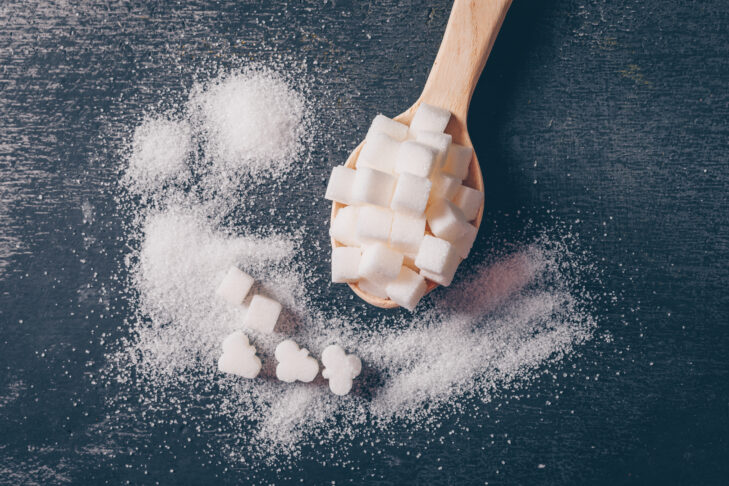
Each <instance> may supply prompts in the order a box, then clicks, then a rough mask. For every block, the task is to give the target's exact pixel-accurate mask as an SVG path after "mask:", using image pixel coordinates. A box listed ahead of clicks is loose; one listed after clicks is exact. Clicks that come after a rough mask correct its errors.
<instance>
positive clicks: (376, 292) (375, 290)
mask: <svg viewBox="0 0 729 486" xmlns="http://www.w3.org/2000/svg"><path fill="white" fill-rule="evenodd" d="M357 286H358V287H359V289H360V290H361V291H362V292H364V293H366V294H370V295H372V296H373V297H378V298H380V299H386V298H387V291H386V290H385V286H384V285H381V284H378V283H375V282H373V281H371V280H367V279H366V278H361V279H359V282H357Z"/></svg>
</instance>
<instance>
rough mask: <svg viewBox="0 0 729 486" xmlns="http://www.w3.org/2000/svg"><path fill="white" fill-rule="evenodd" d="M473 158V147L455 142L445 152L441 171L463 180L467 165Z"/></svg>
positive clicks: (466, 172) (466, 173)
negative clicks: (446, 152)
mask: <svg viewBox="0 0 729 486" xmlns="http://www.w3.org/2000/svg"><path fill="white" fill-rule="evenodd" d="M471 159H473V149H472V148H471V147H466V146H463V145H458V144H456V143H454V144H451V147H450V148H449V149H448V154H446V161H445V165H444V166H443V172H445V173H446V174H450V175H452V176H453V177H458V178H459V179H461V180H463V179H465V178H466V176H467V175H468V167H469V166H470V165H471Z"/></svg>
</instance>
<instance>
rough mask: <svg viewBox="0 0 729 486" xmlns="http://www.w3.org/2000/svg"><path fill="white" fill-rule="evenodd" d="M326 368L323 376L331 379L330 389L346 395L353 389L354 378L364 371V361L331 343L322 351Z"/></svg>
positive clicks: (336, 393)
mask: <svg viewBox="0 0 729 486" xmlns="http://www.w3.org/2000/svg"><path fill="white" fill-rule="evenodd" d="M321 362H322V364H323V365H324V369H323V370H322V372H321V376H323V377H324V378H326V379H327V380H329V389H330V390H331V391H332V393H334V394H335V395H346V394H347V393H349V391H350V390H351V389H352V380H354V378H356V377H357V376H358V375H359V374H360V373H361V372H362V361H361V360H360V359H359V358H358V357H357V356H355V355H353V354H347V353H346V352H345V351H344V349H343V348H342V347H341V346H339V345H338V344H331V345H329V346H327V347H326V348H324V351H322V353H321Z"/></svg>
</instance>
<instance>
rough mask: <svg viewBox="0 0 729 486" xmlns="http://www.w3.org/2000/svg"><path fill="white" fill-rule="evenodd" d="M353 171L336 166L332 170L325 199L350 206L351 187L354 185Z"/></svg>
mask: <svg viewBox="0 0 729 486" xmlns="http://www.w3.org/2000/svg"><path fill="white" fill-rule="evenodd" d="M354 176H355V170H354V169H348V168H347V167H344V166H337V167H335V168H333V169H332V175H331V176H330V177H329V184H327V192H326V194H325V195H324V198H325V199H329V200H330V201H337V202H340V203H342V204H351V201H350V198H351V196H352V185H353V184H354Z"/></svg>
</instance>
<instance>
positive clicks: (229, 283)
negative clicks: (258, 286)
mask: <svg viewBox="0 0 729 486" xmlns="http://www.w3.org/2000/svg"><path fill="white" fill-rule="evenodd" d="M252 286H253V277H251V276H250V275H248V274H247V273H245V272H244V271H242V270H240V269H239V268H238V267H230V268H229V269H228V273H226V274H225V277H223V281H222V282H220V285H218V288H217V290H216V291H215V293H216V294H218V295H219V296H220V297H222V298H223V299H225V300H226V301H227V302H229V303H231V304H233V305H238V304H241V303H243V300H245V298H246V296H247V295H248V291H249V290H251V287H252Z"/></svg>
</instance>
